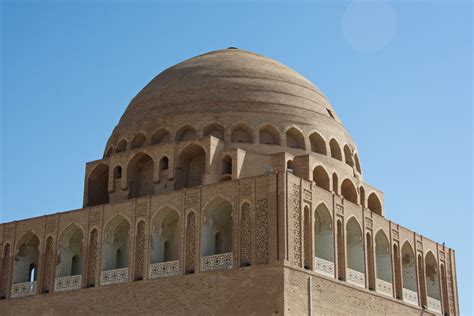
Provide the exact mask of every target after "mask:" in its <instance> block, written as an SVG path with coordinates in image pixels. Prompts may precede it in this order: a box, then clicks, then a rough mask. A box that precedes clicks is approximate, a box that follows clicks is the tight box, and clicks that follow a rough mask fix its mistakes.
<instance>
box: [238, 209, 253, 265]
mask: <svg viewBox="0 0 474 316" xmlns="http://www.w3.org/2000/svg"><path fill="white" fill-rule="evenodd" d="M251 263H252V218H251V210H250V204H249V203H244V204H243V205H242V211H241V213H240V266H241V267H244V266H249V265H251Z"/></svg>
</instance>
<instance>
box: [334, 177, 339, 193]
mask: <svg viewBox="0 0 474 316" xmlns="http://www.w3.org/2000/svg"><path fill="white" fill-rule="evenodd" d="M332 190H333V191H334V193H336V194H339V178H338V176H337V174H336V173H335V172H334V173H333V174H332Z"/></svg>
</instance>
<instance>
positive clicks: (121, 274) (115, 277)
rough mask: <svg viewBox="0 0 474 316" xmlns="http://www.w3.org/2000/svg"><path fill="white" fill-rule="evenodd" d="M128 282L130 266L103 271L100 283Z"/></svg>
mask: <svg viewBox="0 0 474 316" xmlns="http://www.w3.org/2000/svg"><path fill="white" fill-rule="evenodd" d="M127 282H128V268H123V269H115V270H107V271H102V273H101V274H100V285H109V284H119V283H127Z"/></svg>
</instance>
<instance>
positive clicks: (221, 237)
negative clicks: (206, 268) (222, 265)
mask: <svg viewBox="0 0 474 316" xmlns="http://www.w3.org/2000/svg"><path fill="white" fill-rule="evenodd" d="M232 212H233V208H232V204H231V203H229V201H227V200H226V199H224V198H222V197H221V196H217V197H215V198H213V199H211V200H210V201H209V202H208V204H207V205H206V206H205V208H204V222H203V223H202V224H201V255H202V256H203V257H206V256H212V255H218V254H224V253H231V252H232Z"/></svg>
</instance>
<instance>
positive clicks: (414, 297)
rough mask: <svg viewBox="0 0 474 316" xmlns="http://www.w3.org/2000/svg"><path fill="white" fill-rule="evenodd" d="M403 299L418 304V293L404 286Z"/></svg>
mask: <svg viewBox="0 0 474 316" xmlns="http://www.w3.org/2000/svg"><path fill="white" fill-rule="evenodd" d="M403 301H404V302H407V303H410V304H413V305H417V306H418V293H416V292H414V291H412V290H409V289H405V288H404V289H403Z"/></svg>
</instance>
